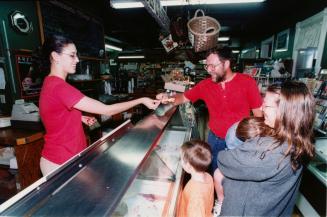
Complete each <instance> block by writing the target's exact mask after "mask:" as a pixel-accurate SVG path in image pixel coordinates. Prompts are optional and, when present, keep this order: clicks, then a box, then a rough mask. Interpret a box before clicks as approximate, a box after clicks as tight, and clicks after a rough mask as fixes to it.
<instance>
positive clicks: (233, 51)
mask: <svg viewBox="0 0 327 217" xmlns="http://www.w3.org/2000/svg"><path fill="white" fill-rule="evenodd" d="M239 52H240V51H239V50H232V53H239Z"/></svg>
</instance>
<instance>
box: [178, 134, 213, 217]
mask: <svg viewBox="0 0 327 217" xmlns="http://www.w3.org/2000/svg"><path fill="white" fill-rule="evenodd" d="M211 157H212V156H211V149H210V146H209V144H207V143H206V142H203V141H200V140H191V141H189V142H185V143H184V144H183V145H182V147H181V162H182V167H183V169H184V170H185V172H187V173H189V174H191V179H190V180H189V181H188V183H187V184H186V185H185V187H184V189H183V192H182V196H181V198H180V203H179V209H178V211H177V216H178V217H192V216H194V217H212V213H211V211H212V207H213V201H214V185H213V179H212V177H211V175H210V174H209V173H207V172H206V170H207V168H208V166H209V165H210V163H211Z"/></svg>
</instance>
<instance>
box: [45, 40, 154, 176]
mask: <svg viewBox="0 0 327 217" xmlns="http://www.w3.org/2000/svg"><path fill="white" fill-rule="evenodd" d="M41 52H42V55H41V56H42V59H41V61H40V67H41V68H42V69H43V70H47V71H50V73H49V75H48V76H47V77H46V78H45V79H44V83H43V86H42V90H41V94H40V101H39V107H40V115H41V119H42V122H43V124H44V126H45V129H46V134H45V144H44V148H43V150H42V157H41V161H40V167H41V171H42V174H43V175H46V174H48V173H50V172H51V171H52V170H54V169H56V168H58V167H59V166H60V165H61V164H63V163H64V162H66V161H67V160H68V159H70V158H71V157H73V156H74V155H76V154H77V153H79V152H80V151H82V150H83V149H85V148H86V138H85V135H84V131H83V126H82V122H83V123H85V124H87V125H92V124H94V123H95V118H92V117H87V116H82V111H84V112H88V113H94V114H103V115H114V114H117V113H120V112H122V111H125V110H127V109H129V108H131V107H133V106H136V105H138V104H144V105H145V106H147V107H148V108H149V109H155V108H156V107H157V106H158V105H159V103H160V101H158V100H152V99H150V98H146V97H143V98H139V99H135V100H131V101H127V102H122V103H117V104H113V105H105V104H103V103H102V102H100V101H97V100H94V99H92V98H89V97H87V96H85V95H84V94H83V93H81V92H80V91H79V90H78V89H76V88H75V87H73V86H71V85H70V84H68V83H67V82H66V81H65V80H66V78H67V75H69V74H74V73H75V71H76V65H77V63H78V62H79V59H78V56H77V49H76V47H75V45H74V43H73V42H72V40H70V39H68V38H66V37H63V36H59V35H53V36H50V37H49V38H47V39H46V41H45V43H44V44H43V46H42V50H41Z"/></svg>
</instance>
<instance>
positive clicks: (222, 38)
mask: <svg viewBox="0 0 327 217" xmlns="http://www.w3.org/2000/svg"><path fill="white" fill-rule="evenodd" d="M218 41H229V37H218Z"/></svg>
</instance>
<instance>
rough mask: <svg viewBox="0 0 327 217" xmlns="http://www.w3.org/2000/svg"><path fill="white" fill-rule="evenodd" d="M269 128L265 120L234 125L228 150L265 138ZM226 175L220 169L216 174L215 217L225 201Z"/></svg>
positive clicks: (230, 129) (230, 133) (228, 138)
mask: <svg viewBox="0 0 327 217" xmlns="http://www.w3.org/2000/svg"><path fill="white" fill-rule="evenodd" d="M268 130H269V129H268V127H267V126H266V125H265V123H264V119H263V118H259V117H248V118H244V119H243V120H241V121H240V122H236V123H235V124H233V125H232V126H231V127H230V128H229V129H228V131H227V134H226V137H225V141H226V146H227V148H228V149H234V148H236V147H238V146H239V145H241V144H242V143H243V142H245V141H246V140H247V139H251V138H254V137H257V136H263V135H265V134H266V133H267V132H268ZM223 178H224V175H223V174H222V173H221V172H220V170H219V169H216V171H215V173H214V180H215V182H214V185H215V190H216V193H217V197H218V200H216V201H215V206H214V212H213V216H214V217H216V216H219V215H220V211H221V207H222V204H223V200H224V189H223V186H222V181H223Z"/></svg>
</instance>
